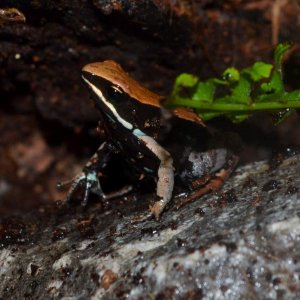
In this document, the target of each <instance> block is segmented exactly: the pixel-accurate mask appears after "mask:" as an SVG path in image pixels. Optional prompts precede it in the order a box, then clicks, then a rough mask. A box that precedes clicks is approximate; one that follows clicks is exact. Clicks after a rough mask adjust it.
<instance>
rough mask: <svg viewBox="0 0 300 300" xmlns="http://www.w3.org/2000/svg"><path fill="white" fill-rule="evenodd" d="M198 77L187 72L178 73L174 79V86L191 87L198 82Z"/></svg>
mask: <svg viewBox="0 0 300 300" xmlns="http://www.w3.org/2000/svg"><path fill="white" fill-rule="evenodd" d="M198 80H199V79H198V77H197V76H195V75H191V74H188V73H182V74H180V75H179V76H178V77H177V78H176V81H175V88H176V87H180V86H184V87H193V86H194V85H195V84H196V83H197V82H198Z"/></svg>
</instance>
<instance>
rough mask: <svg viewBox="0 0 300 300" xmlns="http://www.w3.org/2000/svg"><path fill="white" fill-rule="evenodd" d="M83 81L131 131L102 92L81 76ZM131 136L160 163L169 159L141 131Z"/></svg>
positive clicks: (136, 130) (138, 130)
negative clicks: (141, 142)
mask: <svg viewBox="0 0 300 300" xmlns="http://www.w3.org/2000/svg"><path fill="white" fill-rule="evenodd" d="M82 78H83V80H84V81H85V82H86V83H87V84H88V85H89V86H90V87H91V88H92V90H93V91H94V92H95V93H96V95H97V96H98V97H99V98H100V99H101V100H102V102H103V103H104V104H105V105H106V106H107V107H108V108H109V109H110V110H111V111H112V113H113V114H114V116H115V117H116V118H117V120H118V121H119V122H120V123H121V124H122V125H123V126H124V127H125V128H127V129H129V130H131V129H133V126H132V124H131V123H129V122H127V121H126V120H124V119H123V118H122V117H121V116H120V115H119V114H118V112H117V111H116V109H115V108H114V106H113V105H112V104H111V103H109V102H108V101H107V100H106V99H105V97H104V96H103V94H102V92H101V91H100V90H99V89H98V88H97V87H96V86H95V85H94V84H92V83H91V82H90V81H88V80H87V79H86V78H85V77H84V76H82ZM133 134H134V135H135V136H136V137H137V138H138V139H141V140H142V141H144V142H145V144H146V147H147V148H148V149H150V150H151V151H152V152H153V153H154V154H155V155H156V156H157V157H158V158H159V159H160V160H161V161H164V160H165V158H166V157H169V156H170V154H169V152H167V151H166V150H165V149H164V148H162V147H161V146H160V145H159V144H158V143H157V142H156V141H155V140H154V139H153V138H152V137H150V136H148V135H146V134H145V133H144V132H143V131H141V130H140V129H138V128H136V129H134V130H133Z"/></svg>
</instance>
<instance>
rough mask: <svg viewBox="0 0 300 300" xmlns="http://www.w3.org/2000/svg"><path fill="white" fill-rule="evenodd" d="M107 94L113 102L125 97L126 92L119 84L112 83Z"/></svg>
mask: <svg viewBox="0 0 300 300" xmlns="http://www.w3.org/2000/svg"><path fill="white" fill-rule="evenodd" d="M107 96H108V98H109V100H110V101H112V102H119V101H121V100H122V99H123V96H124V92H123V91H122V90H121V88H120V87H118V86H117V85H111V86H110V87H109V88H108V90H107Z"/></svg>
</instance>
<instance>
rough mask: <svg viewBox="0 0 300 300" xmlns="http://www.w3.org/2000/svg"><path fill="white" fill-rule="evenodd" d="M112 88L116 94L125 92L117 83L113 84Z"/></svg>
mask: <svg viewBox="0 0 300 300" xmlns="http://www.w3.org/2000/svg"><path fill="white" fill-rule="evenodd" d="M111 88H112V89H113V90H114V92H115V93H116V94H118V93H119V94H123V91H122V90H121V89H120V87H118V86H117V85H112V86H111Z"/></svg>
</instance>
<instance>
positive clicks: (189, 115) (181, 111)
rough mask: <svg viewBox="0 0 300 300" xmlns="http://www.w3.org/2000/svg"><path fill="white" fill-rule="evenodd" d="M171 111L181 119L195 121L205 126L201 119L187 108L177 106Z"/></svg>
mask: <svg viewBox="0 0 300 300" xmlns="http://www.w3.org/2000/svg"><path fill="white" fill-rule="evenodd" d="M173 113H174V114H175V115H176V116H177V117H179V118H181V119H185V120H188V121H191V122H195V123H198V124H200V125H202V126H203V127H206V126H205V124H204V122H203V121H202V120H201V118H200V117H199V116H198V115H197V114H196V113H194V112H193V111H192V110H189V109H187V108H184V107H178V108H176V109H174V110H173Z"/></svg>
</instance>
